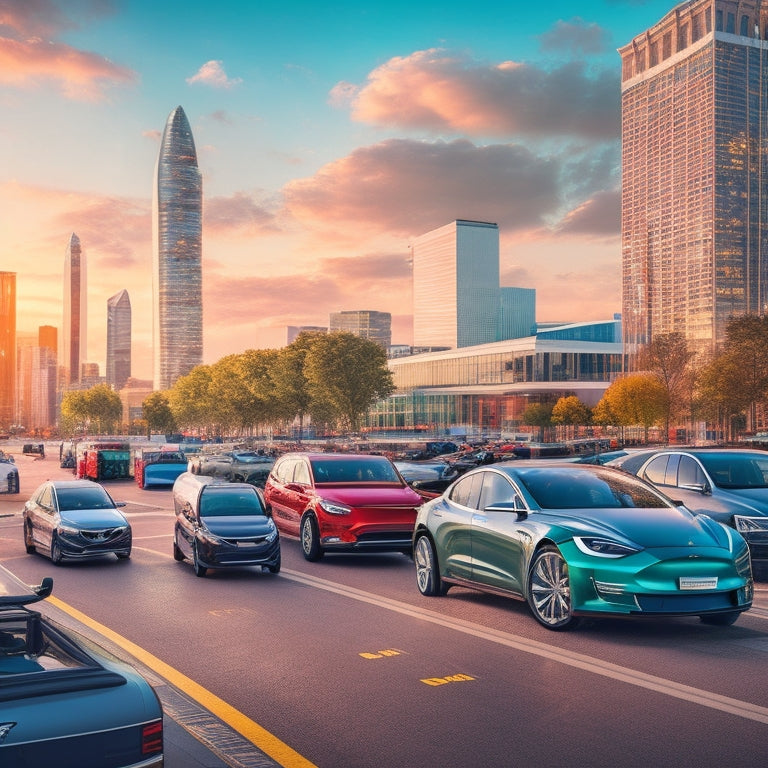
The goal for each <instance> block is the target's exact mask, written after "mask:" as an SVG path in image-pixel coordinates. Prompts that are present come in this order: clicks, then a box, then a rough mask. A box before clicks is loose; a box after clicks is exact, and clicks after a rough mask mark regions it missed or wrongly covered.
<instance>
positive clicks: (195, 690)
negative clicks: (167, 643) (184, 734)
mask: <svg viewBox="0 0 768 768" xmlns="http://www.w3.org/2000/svg"><path fill="white" fill-rule="evenodd" d="M47 602H49V603H51V604H52V605H55V606H56V607H57V608H59V609H61V610H62V611H64V612H65V613H68V614H69V615H70V616H72V617H73V618H75V619H77V620H78V621H80V622H82V623H83V624H85V625H86V626H88V627H90V628H91V629H93V630H95V631H96V632H98V633H100V634H101V635H103V636H104V637H106V638H108V639H109V640H111V641H112V642H113V643H115V644H117V645H118V646H119V647H120V648H122V649H123V650H125V651H127V652H128V653H130V654H131V655H132V656H134V657H135V658H137V659H138V660H139V661H140V662H141V663H142V664H144V665H145V666H147V667H148V668H149V669H151V670H152V671H153V672H156V673H157V674H158V675H160V676H161V677H163V678H165V680H167V681H168V682H169V683H170V684H171V685H174V686H175V687H176V688H178V689H179V690H181V691H183V692H184V693H185V694H187V696H189V697H190V698H192V699H194V700H195V701H197V702H198V703H199V704H201V705H202V706H204V707H205V708H206V709H208V710H209V711H210V712H211V713H213V714H214V715H215V716H216V717H218V718H219V719H220V720H223V721H224V722H225V723H227V724H228V725H229V726H230V727H231V728H233V729H234V730H235V731H237V732H238V733H239V734H241V735H242V736H244V737H245V738H246V739H248V741H250V742H251V743H252V744H254V745H255V746H256V747H258V748H259V749H260V750H261V751H262V752H264V753H265V754H267V755H269V757H271V758H272V759H273V760H275V761H276V762H277V763H279V764H280V765H281V766H283V768H317V767H316V766H315V764H314V763H311V762H310V761H309V760H307V759H306V758H305V757H303V756H302V755H300V754H299V753H298V752H296V751H295V750H293V749H291V748H290V747H289V746H288V745H287V744H285V743H284V742H282V741H280V739H278V738H277V737H276V736H273V735H272V734H271V733H270V732H269V731H267V730H266V729H265V728H262V727H261V726H260V725H259V724H258V723H255V722H254V721H253V720H251V719H250V718H249V717H246V716H245V715H244V714H243V713H242V712H240V711H239V710H237V709H235V708H234V707H233V706H231V705H230V704H227V702H226V701H224V700H223V699H220V698H219V697H218V696H216V695H215V694H213V693H211V692H210V691H209V690H207V689H206V688H203V686H201V685H199V684H198V683H196V682H195V681H194V680H191V679H190V678H188V677H187V676H186V675H183V674H182V673H181V672H179V671H178V670H177V669H174V668H173V667H171V666H170V665H169V664H166V663H165V662H164V661H162V660H160V659H158V658H157V656H153V655H152V654H151V653H148V652H147V651H145V650H144V649H143V648H142V647H141V646H138V645H136V644H135V643H132V642H131V641H130V640H128V639H127V638H125V637H123V636H122V635H118V634H117V632H114V631H112V630H111V629H110V628H109V627H106V626H104V625H103V624H100V623H99V622H98V621H94V620H93V619H92V618H90V617H89V616H86V615H85V614H84V613H82V612H80V611H78V610H77V609H76V608H73V607H72V606H71V605H68V604H67V603H64V602H62V601H61V600H59V599H58V598H56V597H54V596H53V595H51V596H50V597H48V599H47Z"/></svg>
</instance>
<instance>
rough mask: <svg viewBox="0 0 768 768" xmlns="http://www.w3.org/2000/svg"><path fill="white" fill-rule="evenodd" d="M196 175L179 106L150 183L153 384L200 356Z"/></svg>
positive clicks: (165, 381)
mask: <svg viewBox="0 0 768 768" xmlns="http://www.w3.org/2000/svg"><path fill="white" fill-rule="evenodd" d="M202 198H203V192H202V179H201V176H200V171H199V170H198V167H197V153H196V152H195V142H194V139H193V137H192V130H191V128H190V127H189V121H188V120H187V116H186V114H185V113H184V110H183V109H182V108H181V107H176V109H174V110H173V112H171V114H170V116H169V117H168V121H167V123H166V125H165V130H164V131H163V138H162V141H161V144H160V152H159V154H158V157H157V165H156V166H155V179H154V187H153V206H152V214H153V215H152V223H153V240H154V286H153V290H154V317H153V322H154V328H153V333H154V386H155V389H156V390H163V389H168V388H169V387H171V386H173V384H174V382H175V381H176V380H177V379H178V378H179V377H180V376H184V375H185V374H187V373H189V372H190V371H191V370H192V369H193V368H194V367H195V366H197V365H200V364H201V363H202V362H203V298H202V283H203V279H202V202H203V200H202Z"/></svg>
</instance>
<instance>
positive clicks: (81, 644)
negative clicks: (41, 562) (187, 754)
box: [0, 566, 163, 768]
mask: <svg viewBox="0 0 768 768" xmlns="http://www.w3.org/2000/svg"><path fill="white" fill-rule="evenodd" d="M52 587H53V582H52V581H51V580H50V579H45V580H44V581H43V583H42V584H41V585H40V586H39V587H35V588H32V587H29V586H27V585H26V584H23V583H22V582H21V581H19V580H18V579H17V578H16V577H15V576H13V574H11V573H10V571H8V570H7V569H6V568H4V567H2V566H0V680H2V685H0V712H2V714H1V715H0V765H2V766H8V768H11V766H20V767H23V766H41V768H42V766H45V767H46V768H47V767H48V766H50V767H51V768H136V766H141V768H161V766H162V765H163V712H162V708H161V705H160V701H159V699H158V697H157V695H156V694H155V691H154V690H153V688H152V687H151V686H150V684H149V683H148V682H147V681H146V680H144V678H142V677H141V676H140V675H139V674H138V673H137V672H136V671H135V670H134V669H133V668H132V667H130V666H128V665H126V664H123V663H122V662H119V661H117V660H116V659H114V658H112V657H111V656H108V655H107V654H106V653H105V652H104V651H102V650H101V649H99V648H96V647H95V646H93V645H92V644H91V643H89V642H88V641H86V640H85V639H84V638H78V637H76V636H75V633H74V632H72V631H71V630H65V629H64V628H63V627H60V626H59V625H58V624H56V623H55V622H53V621H52V620H51V619H48V618H46V617H44V616H43V615H41V614H40V613H39V612H37V611H34V610H31V609H30V608H29V607H28V606H29V605H30V604H32V603H35V602H37V601H38V600H42V599H44V598H45V597H47V596H48V595H49V594H50V592H51V589H52Z"/></svg>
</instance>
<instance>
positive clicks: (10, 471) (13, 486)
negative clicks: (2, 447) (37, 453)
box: [0, 451, 19, 493]
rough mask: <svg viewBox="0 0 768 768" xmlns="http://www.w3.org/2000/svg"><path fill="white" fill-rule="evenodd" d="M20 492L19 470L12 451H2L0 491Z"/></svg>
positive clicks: (0, 456) (0, 459)
mask: <svg viewBox="0 0 768 768" xmlns="http://www.w3.org/2000/svg"><path fill="white" fill-rule="evenodd" d="M18 492H19V470H18V468H17V466H16V464H15V462H14V460H13V456H11V454H10V453H5V452H4V451H0V493H18Z"/></svg>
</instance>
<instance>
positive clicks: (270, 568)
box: [267, 555, 280, 573]
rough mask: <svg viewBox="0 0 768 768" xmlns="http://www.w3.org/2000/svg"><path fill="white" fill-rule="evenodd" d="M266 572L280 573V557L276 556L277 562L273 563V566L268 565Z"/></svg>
mask: <svg viewBox="0 0 768 768" xmlns="http://www.w3.org/2000/svg"><path fill="white" fill-rule="evenodd" d="M267 570H268V571H269V572H270V573H280V556H279V555H278V558H277V560H276V561H275V562H274V564H273V565H268V566H267Z"/></svg>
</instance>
